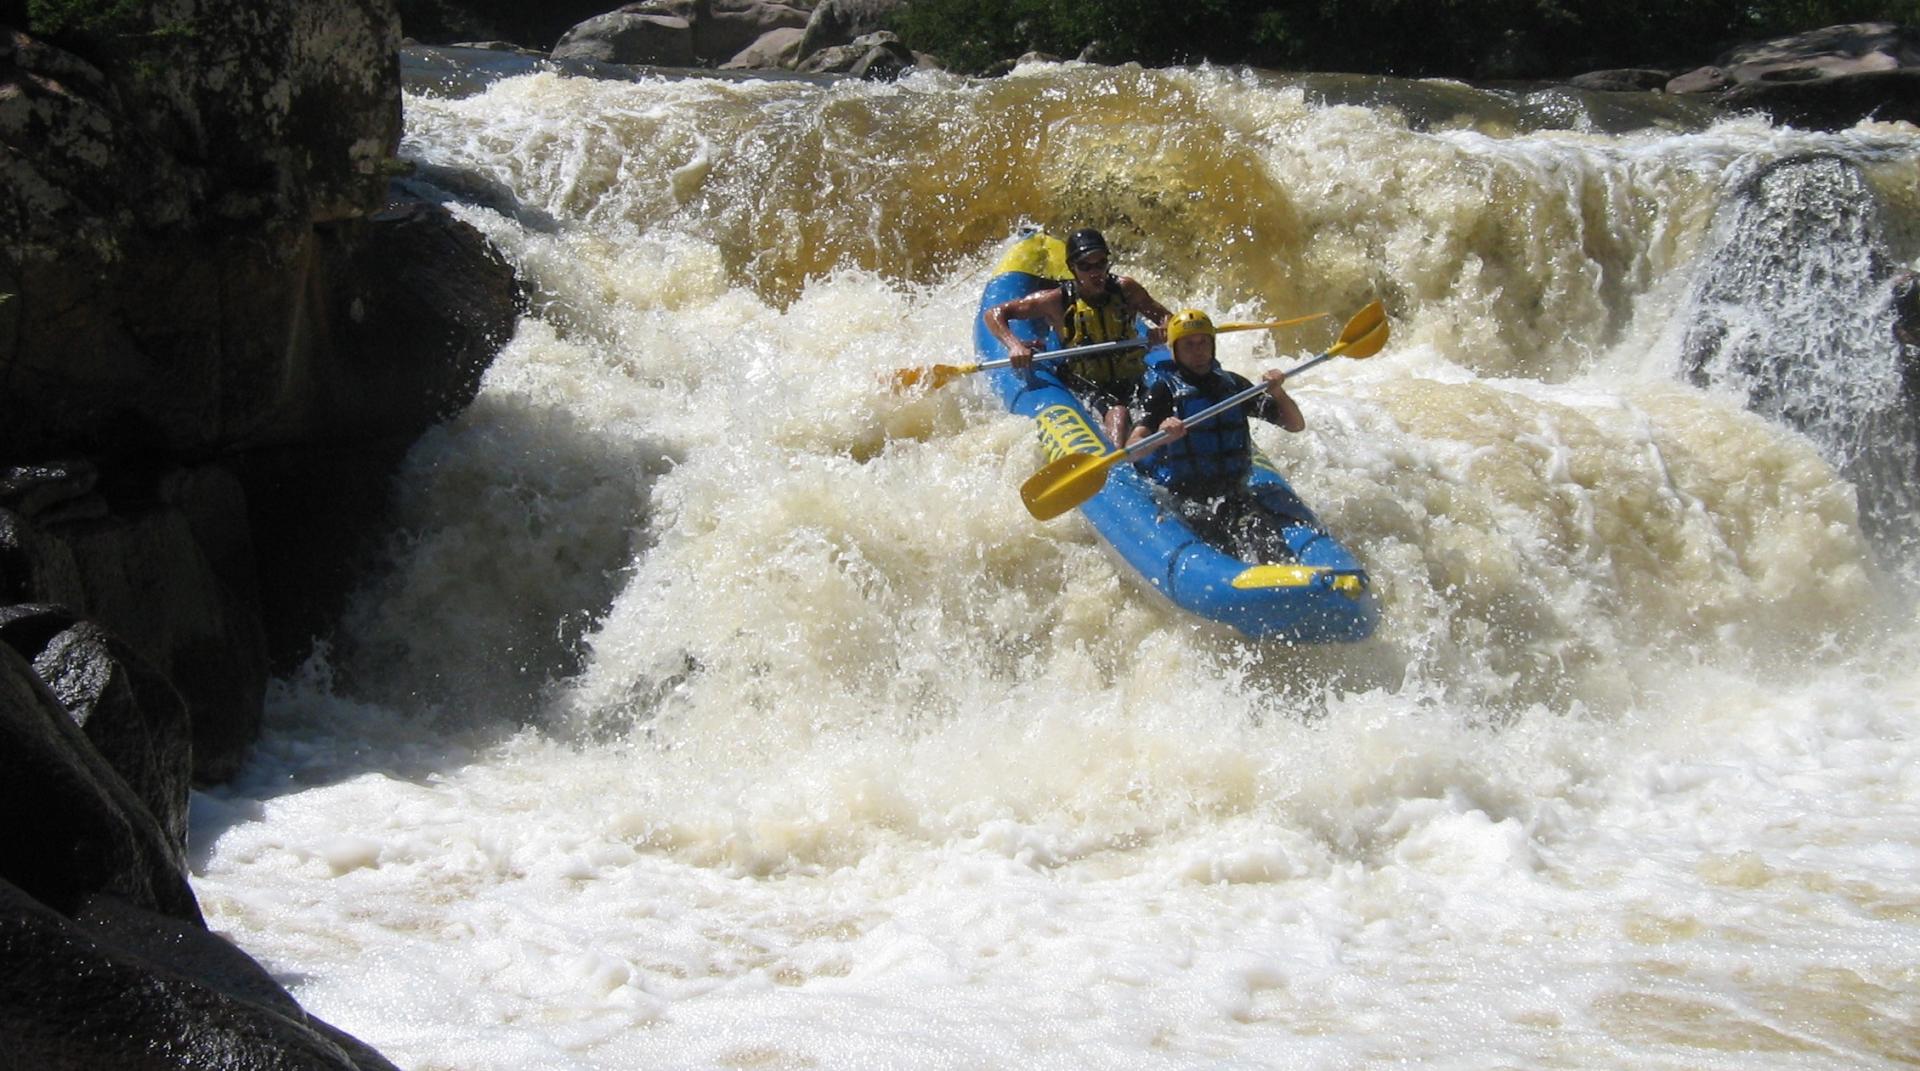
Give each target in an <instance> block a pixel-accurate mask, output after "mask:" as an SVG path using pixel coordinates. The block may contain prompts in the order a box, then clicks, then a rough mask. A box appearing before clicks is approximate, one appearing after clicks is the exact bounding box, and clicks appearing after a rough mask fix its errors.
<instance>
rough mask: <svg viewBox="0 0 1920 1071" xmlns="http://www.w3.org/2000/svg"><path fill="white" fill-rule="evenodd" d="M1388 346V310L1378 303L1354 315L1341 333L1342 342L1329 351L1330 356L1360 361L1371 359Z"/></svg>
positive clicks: (1369, 305) (1335, 344)
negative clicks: (1366, 358) (1336, 355)
mask: <svg viewBox="0 0 1920 1071" xmlns="http://www.w3.org/2000/svg"><path fill="white" fill-rule="evenodd" d="M1386 344H1387V310H1386V308H1385V307H1384V306H1382V305H1381V304H1380V303H1379V302H1378V301H1375V302H1372V303H1370V304H1368V305H1367V307H1366V308H1364V309H1361V310H1360V311H1359V312H1356V313H1354V314H1353V319H1351V320H1348V321H1347V326H1346V328H1345V329H1344V330H1342V331H1341V332H1340V341H1338V342H1335V343H1334V344H1333V346H1332V348H1331V349H1329V350H1327V355H1328V356H1333V355H1335V354H1338V355H1340V356H1342V357H1352V358H1354V359H1355V360H1359V359H1361V358H1363V357H1371V356H1373V355H1374V354H1376V353H1379V352H1380V350H1381V349H1382V348H1383V347H1385V346H1386Z"/></svg>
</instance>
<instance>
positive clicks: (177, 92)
mask: <svg viewBox="0 0 1920 1071" xmlns="http://www.w3.org/2000/svg"><path fill="white" fill-rule="evenodd" d="M143 7H144V10H143V11H142V12H141V13H139V14H125V13H118V12H119V9H113V10H112V11H110V12H108V14H107V15H103V16H101V17H100V18H99V19H96V20H94V21H81V22H77V23H75V24H73V25H70V26H68V27H67V28H66V29H64V30H63V31H62V32H59V33H55V34H53V35H51V36H48V37H40V36H35V35H33V34H30V33H28V32H26V31H25V30H23V29H22V28H21V27H22V25H24V23H25V19H24V18H23V17H22V16H23V14H24V13H22V12H18V11H8V12H6V13H5V17H4V19H0V22H5V23H9V24H8V25H0V143H4V148H5V152H4V153H0V198H3V199H4V210H0V247H3V248H4V254H0V740H3V741H4V747H0V784H4V786H5V787H4V788H0V793H4V795H5V799H6V801H7V803H8V808H7V811H8V814H9V815H10V816H11V819H12V820H11V822H10V823H9V825H10V826H11V830H10V832H9V833H8V834H7V835H6V836H5V837H4V838H0V901H4V906H0V957H3V958H5V960H6V962H7V963H8V964H9V965H10V967H9V970H8V971H7V972H6V977H5V979H4V981H0V1032H4V1034H5V1036H6V1037H7V1039H8V1040H7V1045H8V1050H9V1051H8V1055H9V1059H10V1060H14V1061H18V1062H19V1066H23V1067H35V1068H69V1067H71V1068H83V1067H84V1068H100V1067H123V1068H133V1067H163V1066H164V1067H180V1066H195V1067H199V1066H216V1065H217V1066H230V1067H288V1068H291V1067H300V1068H307V1067H312V1068H322V1067H324V1068H348V1067H355V1068H379V1067H387V1066H390V1065H388V1063H387V1062H386V1061H385V1060H384V1059H382V1058H381V1057H380V1056H379V1055H378V1054H377V1053H374V1052H372V1051H371V1050H369V1049H367V1048H366V1047H365V1046H364V1045H361V1044H360V1043H359V1042H357V1041H355V1040H354V1039H352V1038H350V1037H348V1036H346V1035H344V1034H341V1033H340V1032H338V1031H336V1030H334V1029H333V1028H331V1027H329V1026H327V1025H326V1024H324V1023H321V1022H319V1021H317V1020H314V1019H312V1018H310V1017H308V1016H307V1015H306V1014H305V1013H304V1012H302V1011H301V1010H300V1008H299V1007H298V1005H297V1004H295V1003H294V1001H293V1000H292V998H291V997H289V996H288V995H287V994H286V993H285V991H284V990H282V989H281V988H280V987H279V986H278V985H277V984H276V983H275V982H274V981H273V980H272V979H271V978H270V977H269V976H268V975H267V973H266V972H265V971H264V970H262V969H261V968H260V967H259V966H258V965H257V964H255V963H254V962H253V961H252V960H250V959H249V958H248V957H247V956H246V955H245V954H244V953H242V952H240V951H239V950H238V949H236V948H234V947H233V946H231V945H230V944H228V943H227V942H226V941H224V940H222V939H221V938H220V937H218V936H217V935H215V934H212V933H210V932H208V931H207V929H206V928H205V925H204V922H203V921H202V919H201V915H200V911H199V907H198V905H197V904H196V902H195V898H194V895H193V892H192V889H191V887H190V886H189V885H188V882H187V873H186V869H185V863H184V860H185V849H186V844H185V831H186V804H187V795H188V791H189V787H190V785H191V784H192V783H194V782H196V781H197V782H202V783H205V782H212V781H219V780H221V779H224V778H226V777H228V776H230V775H231V774H232V773H233V772H234V771H235V770H237V769H238V768H239V766H240V764H241V763H242V762H243V761H244V759H245V757H246V755H247V752H248V749H249V748H250V746H251V745H252V742H253V740H254V738H255V735H256V734H257V732H258V728H259V722H260V717H261V709H262V703H263V696H264V693H265V688H266V682H267V678H268V676H269V674H270V672H272V671H273V669H275V668H276V667H277V668H281V669H284V668H286V667H288V666H290V665H291V664H293V663H294V662H295V661H297V660H298V659H299V658H300V657H301V656H302V655H303V654H304V653H305V651H306V649H307V647H308V645H310V643H311V642H312V640H313V637H314V636H315V635H316V633H317V632H319V631H320V630H321V629H323V628H324V627H325V626H326V624H327V622H329V621H330V620H332V618H333V617H334V616H335V614H336V613H337V609H338V605H339V602H340V600H341V599H342V598H343V597H344V592H345V586H346V584H347V582H348V580H349V578H350V576H351V575H352V571H353V566H354V560H355V555H356V554H357V553H360V552H363V551H365V550H367V549H369V548H368V547H367V541H368V540H369V538H370V537H371V535H372V533H376V532H378V531H380V529H381V526H380V522H379V515H380V513H381V510H382V509H383V507H384V504H385V499H386V494H387V483H388V481H389V479H390V477H391V474H392V471H393V468H394V466H395V465H396V464H397V462H398V460H399V458H400V457H401V456H402V455H403V453H404V452H405V451H406V449H407V447H408V446H409V445H410V444H411V442H412V441H413V440H414V439H415V438H417V437H418V435H419V434H420V433H421V432H422V431H423V430H425V429H426V428H428V427H430V426H432V425H433V424H434V423H436V422H438V421H439V420H440V419H442V418H444V417H445V416H446V415H447V414H449V413H450V412H452V411H454V410H456V409H457V408H458V407H460V406H461V405H463V404H464V403H465V402H466V401H467V400H468V399H469V398H471V396H472V394H473V392H474V390H475V389H476V388H477V385H478V381H479V376H480V374H481V373H482V372H483V371H484V369H485V367H486V365H487V363H488V362H489V361H490V360H491V357H492V355H493V353H494V351H495V349H496V348H497V346H498V345H499V344H500V343H501V342H502V341H504V340H505V338H506V337H507V335H508V333H509V332H510V331H511V329H512V326H513V322H514V318H515V308H516V302H517V298H516V293H515V288H516V287H515V282H514V279H513V276H512V272H511V271H510V270H509V269H508V267H507V265H506V264H505V263H504V262H503V261H502V260H501V259H500V257H499V256H498V255H497V254H496V253H495V252H494V251H493V250H492V249H491V248H490V247H489V246H488V245H487V244H486V243H485V241H484V240H482V239H481V238H480V236H479V235H478V234H477V233H476V232H474V231H472V230H471V229H470V228H467V227H465V226H464V225H461V224H459V223H458V222H456V221H455V220H454V219H453V218H452V217H451V216H450V215H449V214H448V213H447V212H445V211H444V210H443V209H441V208H438V207H436V206H435V205H433V204H431V203H427V202H424V201H420V200H418V199H412V198H408V197H406V196H405V195H404V192H403V191H398V190H396V189H394V188H393V187H392V185H391V180H392V179H393V178H394V177H395V175H396V174H397V173H398V172H400V171H401V170H403V169H401V168H399V167H397V166H396V165H395V163H394V160H393V151H394V148H395V145H396V144H397V142H398V138H399V133H400V83H399V70H398V63H397V60H396V56H397V52H398V47H399V43H400V27H399V24H398V21H397V19H396V17H395V14H394V11H393V8H392V7H391V5H390V4H389V3H388V2H387V0H320V2H317V3H305V4H299V5H295V4H285V3H273V4H265V5H260V4H243V3H238V2H235V0H169V2H163V3H156V4H152V5H143ZM116 20H118V21H116Z"/></svg>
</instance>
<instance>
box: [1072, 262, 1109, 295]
mask: <svg viewBox="0 0 1920 1071" xmlns="http://www.w3.org/2000/svg"><path fill="white" fill-rule="evenodd" d="M1112 266H1113V261H1111V260H1110V259H1108V257H1107V255H1106V254H1105V253H1094V254H1092V255H1090V256H1085V257H1081V258H1080V259H1079V260H1076V261H1074V262H1073V277H1074V278H1075V279H1077V280H1079V281H1080V288H1081V289H1082V290H1087V291H1090V292H1092V293H1095V294H1099V293H1102V292H1104V291H1105V290H1106V289H1107V269H1108V268H1110V267H1112Z"/></svg>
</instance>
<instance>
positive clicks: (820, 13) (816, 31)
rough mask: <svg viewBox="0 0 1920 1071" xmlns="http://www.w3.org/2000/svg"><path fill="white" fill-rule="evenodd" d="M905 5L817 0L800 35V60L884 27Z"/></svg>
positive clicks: (886, 0) (893, 0)
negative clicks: (802, 33) (818, 1)
mask: <svg viewBox="0 0 1920 1071" xmlns="http://www.w3.org/2000/svg"><path fill="white" fill-rule="evenodd" d="M906 6H907V0H820V3H819V4H817V5H816V6H815V7H814V9H813V14H812V16H811V17H810V18H809V19H808V20H807V32H806V36H804V37H802V38H801V39H800V61H801V62H802V63H804V62H806V61H807V59H808V58H809V57H811V56H813V55H814V54H815V53H817V52H821V51H823V50H825V49H829V48H838V47H841V46H844V45H851V44H853V42H854V41H855V40H856V39H858V38H861V37H865V36H866V35H868V34H870V33H878V32H879V31H881V30H884V29H886V28H887V23H888V21H889V20H891V19H892V18H893V16H894V15H896V14H897V13H899V11H900V10H901V9H902V8H904V7H906ZM909 66H911V64H909Z"/></svg>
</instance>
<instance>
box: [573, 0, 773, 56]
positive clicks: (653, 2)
mask: <svg viewBox="0 0 1920 1071" xmlns="http://www.w3.org/2000/svg"><path fill="white" fill-rule="evenodd" d="M808 18H809V12H808V11H807V10H806V9H805V8H803V7H799V6H796V5H793V4H786V3H779V2H777V0H643V2H641V3H634V4H627V5H626V6H624V7H621V8H619V9H617V10H615V11H611V12H608V13H607V14H605V15H600V16H597V17H595V18H591V19H588V20H586V21H585V22H582V23H580V24H579V25H577V26H575V27H574V28H573V29H571V30H568V31H567V32H566V34H565V35H564V36H562V37H561V39H560V43H559V44H557V45H555V46H554V49H553V58H554V59H557V60H591V61H594V62H599V63H622V64H633V65H640V66H662V67H691V66H696V65H699V66H708V67H712V66H719V65H722V64H724V63H727V62H728V61H730V60H732V59H734V58H735V57H737V56H738V55H739V54H740V53H741V52H742V51H743V50H745V49H747V48H748V47H750V46H752V45H753V44H754V42H756V41H758V40H760V39H761V38H762V37H764V36H765V35H767V34H769V33H772V32H775V31H778V30H804V29H805V28H806V26H807V19H808Z"/></svg>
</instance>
